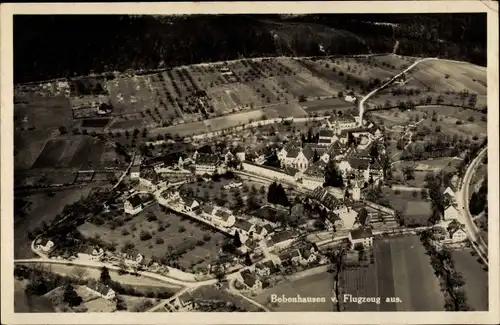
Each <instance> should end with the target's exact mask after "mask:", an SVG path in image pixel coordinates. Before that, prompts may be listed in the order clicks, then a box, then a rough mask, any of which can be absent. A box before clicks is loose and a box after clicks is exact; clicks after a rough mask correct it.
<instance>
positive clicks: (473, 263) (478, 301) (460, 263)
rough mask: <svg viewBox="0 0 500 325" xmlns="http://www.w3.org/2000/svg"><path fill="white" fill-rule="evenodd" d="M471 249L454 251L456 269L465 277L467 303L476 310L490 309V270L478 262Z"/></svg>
mask: <svg viewBox="0 0 500 325" xmlns="http://www.w3.org/2000/svg"><path fill="white" fill-rule="evenodd" d="M472 252H473V251H472V250H471V249H465V250H461V251H452V252H451V255H452V258H453V261H454V262H455V269H456V270H457V271H458V272H459V273H461V274H462V275H463V277H464V281H465V285H464V287H463V288H464V290H465V295H466V297H467V305H468V306H469V307H471V308H472V309H473V310H476V311H487V310H488V272H486V271H484V270H483V266H482V265H481V264H479V262H477V260H476V259H477V256H473V255H472V254H471V253H472Z"/></svg>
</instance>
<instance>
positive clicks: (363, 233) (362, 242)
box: [349, 228, 373, 248]
mask: <svg viewBox="0 0 500 325" xmlns="http://www.w3.org/2000/svg"><path fill="white" fill-rule="evenodd" d="M349 242H350V243H351V247H352V248H356V247H359V246H361V247H364V248H367V247H372V246H373V233H372V230H371V228H357V229H353V230H351V231H350V232H349Z"/></svg>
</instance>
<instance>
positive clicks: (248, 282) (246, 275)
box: [240, 270, 262, 292]
mask: <svg viewBox="0 0 500 325" xmlns="http://www.w3.org/2000/svg"><path fill="white" fill-rule="evenodd" d="M240 274H241V278H242V283H243V285H244V286H245V287H246V289H247V290H250V291H252V292H257V291H260V290H262V282H261V281H260V280H259V279H257V277H256V276H255V275H254V274H252V272H251V271H250V270H244V271H242V272H241V273H240Z"/></svg>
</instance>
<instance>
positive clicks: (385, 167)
mask: <svg viewBox="0 0 500 325" xmlns="http://www.w3.org/2000/svg"><path fill="white" fill-rule="evenodd" d="M378 163H379V165H380V167H381V168H382V174H383V176H384V179H391V177H392V175H391V167H392V161H391V157H389V155H388V153H387V152H386V153H384V154H382V155H380V156H379V157H378Z"/></svg>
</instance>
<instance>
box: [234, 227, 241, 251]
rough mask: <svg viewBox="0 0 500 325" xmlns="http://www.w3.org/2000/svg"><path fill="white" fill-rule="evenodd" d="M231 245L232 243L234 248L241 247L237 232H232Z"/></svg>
mask: <svg viewBox="0 0 500 325" xmlns="http://www.w3.org/2000/svg"><path fill="white" fill-rule="evenodd" d="M233 243H234V246H236V247H241V245H242V243H241V238H240V233H239V232H238V230H236V231H235V232H234V238H233Z"/></svg>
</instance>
